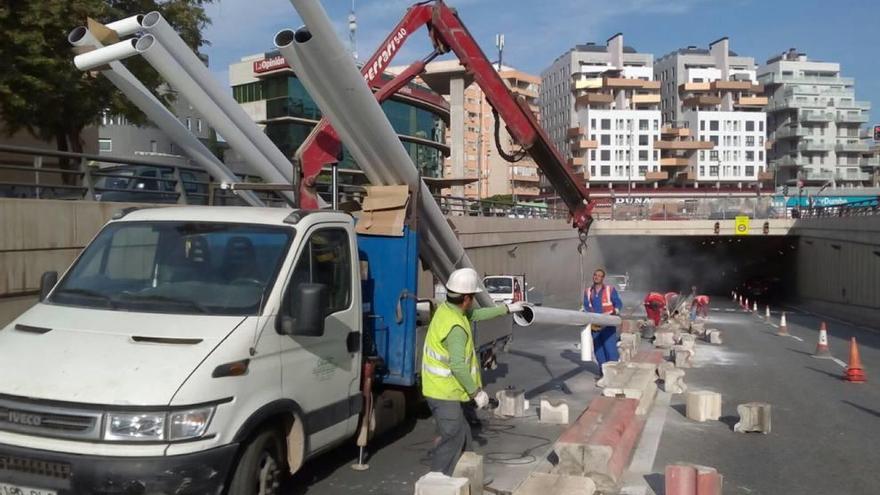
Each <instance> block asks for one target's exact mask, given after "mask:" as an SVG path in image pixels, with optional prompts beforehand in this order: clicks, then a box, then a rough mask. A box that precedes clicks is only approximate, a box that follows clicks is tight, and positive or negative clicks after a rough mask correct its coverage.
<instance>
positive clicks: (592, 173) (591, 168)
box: [590, 165, 596, 176]
mask: <svg viewBox="0 0 880 495" xmlns="http://www.w3.org/2000/svg"><path fill="white" fill-rule="evenodd" d="M590 175H591V176H594V175H596V166H595V165H594V166H592V167H590Z"/></svg>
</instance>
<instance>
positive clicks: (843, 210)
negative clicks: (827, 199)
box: [794, 198, 880, 219]
mask: <svg viewBox="0 0 880 495" xmlns="http://www.w3.org/2000/svg"><path fill="white" fill-rule="evenodd" d="M873 215H880V198H877V199H868V200H865V201H857V202H852V203H847V204H845V205H830V206H814V207H812V208H804V209H801V210H800V211H799V212H798V211H797V210H795V211H794V217H795V218H801V219H810V218H838V217H864V216H873Z"/></svg>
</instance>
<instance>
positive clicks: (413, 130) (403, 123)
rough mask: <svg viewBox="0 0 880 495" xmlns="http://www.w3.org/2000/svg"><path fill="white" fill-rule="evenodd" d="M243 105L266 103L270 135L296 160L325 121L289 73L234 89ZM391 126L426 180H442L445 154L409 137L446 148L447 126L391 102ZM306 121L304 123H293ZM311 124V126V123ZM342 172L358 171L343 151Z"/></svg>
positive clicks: (435, 117) (386, 107)
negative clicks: (308, 139) (310, 133)
mask: <svg viewBox="0 0 880 495" xmlns="http://www.w3.org/2000/svg"><path fill="white" fill-rule="evenodd" d="M232 95H233V97H234V98H235V100H236V101H237V102H239V103H249V102H254V101H260V100H266V120H267V123H266V134H267V135H268V136H269V139H271V140H272V142H273V143H275V144H276V145H277V146H278V147H279V148H280V149H281V151H282V152H283V153H284V154H285V155H286V156H292V155H293V153H295V152H296V150H297V148H299V146H300V144H302V142H303V141H304V140H305V139H306V137H307V136H308V135H309V132H311V130H312V128H313V127H314V125H315V123H316V122H317V121H318V120H319V119H320V118H321V110H320V109H319V108H318V105H317V104H315V102H314V100H312V98H311V96H309V94H308V93H307V92H306V90H305V87H303V85H302V83H301V82H300V81H299V79H297V78H296V77H294V76H293V75H290V74H289V73H283V74H278V75H276V76H272V77H267V78H266V79H263V80H260V81H256V82H251V83H247V84H241V85H238V86H233V87H232ZM382 109H383V110H385V114H386V115H387V116H388V120H389V121H390V122H391V126H392V127H393V128H394V130H395V131H396V132H397V133H398V134H399V135H400V136H401V138H402V141H403V144H404V147H405V148H406V150H407V152H408V153H409V155H410V157H411V158H412V159H413V163H415V164H416V166H417V167H418V168H419V172H420V173H421V174H422V175H424V176H426V177H442V175H443V154H442V152H441V151H440V150H439V149H438V148H437V147H436V146H431V145H429V144H423V143H416V142H412V141H410V140H407V139H406V138H407V137H411V138H415V139H419V140H424V141H428V142H433V143H437V144H438V145H443V144H445V142H446V124H445V123H444V122H443V119H441V118H440V116H439V115H438V114H435V113H433V112H431V111H428V110H425V109H422V108H418V107H415V106H413V105H410V104H407V103H404V102H400V101H395V100H388V101H386V102H384V103H383V104H382ZM293 119H303V120H305V122H304V121H303V120H293ZM309 121H311V122H309ZM339 166H340V167H341V168H358V167H357V164H356V163H355V162H354V160H353V159H352V157H351V155H349V154H348V152H347V151H346V150H344V149H343V159H342V161H341V162H340V163H339Z"/></svg>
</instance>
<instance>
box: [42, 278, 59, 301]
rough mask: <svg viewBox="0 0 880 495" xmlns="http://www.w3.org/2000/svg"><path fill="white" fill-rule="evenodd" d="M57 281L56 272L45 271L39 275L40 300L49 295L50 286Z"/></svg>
mask: <svg viewBox="0 0 880 495" xmlns="http://www.w3.org/2000/svg"><path fill="white" fill-rule="evenodd" d="M57 283H58V272H45V273H43V276H41V277H40V302H43V301H45V300H46V298H47V297H49V293H50V292H52V288H53V287H55V284H57Z"/></svg>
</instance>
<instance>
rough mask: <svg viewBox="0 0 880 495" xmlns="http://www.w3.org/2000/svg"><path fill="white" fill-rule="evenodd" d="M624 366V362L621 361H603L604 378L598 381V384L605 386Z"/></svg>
mask: <svg viewBox="0 0 880 495" xmlns="http://www.w3.org/2000/svg"><path fill="white" fill-rule="evenodd" d="M623 368H624V365H623V363H621V362H619V361H608V362H606V363H602V378H601V379H599V381H597V382H596V386H598V387H604V386H606V385H607V384H608V383H610V382H611V380H613V379H614V377H615V376H617V372H618V371H619V370H621V369H623Z"/></svg>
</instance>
